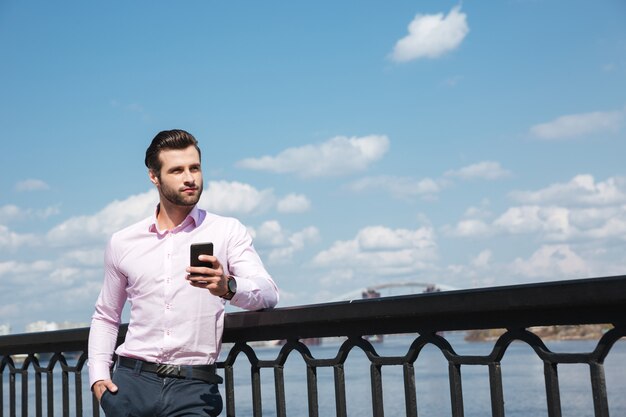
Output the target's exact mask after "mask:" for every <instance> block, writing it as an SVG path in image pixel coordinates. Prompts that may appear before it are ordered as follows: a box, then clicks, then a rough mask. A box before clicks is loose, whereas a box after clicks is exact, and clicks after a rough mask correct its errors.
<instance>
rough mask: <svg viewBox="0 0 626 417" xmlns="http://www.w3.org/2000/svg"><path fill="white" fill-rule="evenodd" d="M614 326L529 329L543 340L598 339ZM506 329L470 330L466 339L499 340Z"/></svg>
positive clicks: (594, 325)
mask: <svg viewBox="0 0 626 417" xmlns="http://www.w3.org/2000/svg"><path fill="white" fill-rule="evenodd" d="M612 327H613V326H611V325H610V324H581V325H575V326H538V327H530V328H528V330H529V331H530V332H532V333H534V334H535V335H537V336H539V337H540V338H541V339H542V340H551V341H552V340H597V339H600V338H601V337H602V335H603V334H604V333H606V332H607V331H608V330H610V329H611V328H612ZM504 332H506V329H486V330H468V331H467V332H466V334H465V340H466V341H468V342H484V341H494V340H497V339H498V338H499V337H500V336H502V334H504Z"/></svg>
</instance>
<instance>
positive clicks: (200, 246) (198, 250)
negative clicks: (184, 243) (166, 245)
mask: <svg viewBox="0 0 626 417" xmlns="http://www.w3.org/2000/svg"><path fill="white" fill-rule="evenodd" d="M190 254H191V255H190V259H189V264H190V265H191V266H205V267H207V268H213V264H212V263H211V262H207V261H201V260H199V259H198V256H200V255H213V243H212V242H205V243H192V244H191V250H190Z"/></svg>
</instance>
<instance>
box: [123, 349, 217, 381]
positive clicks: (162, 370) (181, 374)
mask: <svg viewBox="0 0 626 417" xmlns="http://www.w3.org/2000/svg"><path fill="white" fill-rule="evenodd" d="M117 363H118V365H119V366H123V367H124V368H131V369H135V367H136V366H137V364H138V363H139V364H140V365H139V370H141V371H144V372H151V373H154V374H157V375H158V376H160V377H163V378H191V379H198V380H200V381H205V382H209V383H211V384H221V383H222V382H223V380H222V377H221V376H219V375H218V374H216V373H215V365H167V364H163V363H152V362H146V361H142V360H139V359H133V358H127V357H125V356H120V357H118V358H117Z"/></svg>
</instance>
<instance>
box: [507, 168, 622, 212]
mask: <svg viewBox="0 0 626 417" xmlns="http://www.w3.org/2000/svg"><path fill="white" fill-rule="evenodd" d="M510 195H511V197H512V198H513V199H515V200H517V201H520V202H523V203H531V204H532V203H536V204H546V203H557V204H585V205H605V204H619V203H624V202H626V177H609V178H608V179H607V180H606V181H600V182H596V181H595V179H594V177H593V176H592V175H577V176H575V177H574V178H572V179H571V180H570V181H569V182H567V183H556V184H552V185H550V186H548V187H546V188H543V189H540V190H538V191H514V192H512V193H511V194H510Z"/></svg>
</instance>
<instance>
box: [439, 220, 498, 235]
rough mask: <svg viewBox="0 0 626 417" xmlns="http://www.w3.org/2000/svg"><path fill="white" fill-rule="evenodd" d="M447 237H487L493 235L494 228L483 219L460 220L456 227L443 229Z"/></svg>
mask: <svg viewBox="0 0 626 417" xmlns="http://www.w3.org/2000/svg"><path fill="white" fill-rule="evenodd" d="M442 230H443V233H444V234H445V235H446V236H453V237H485V236H490V235H492V234H493V230H492V227H491V226H490V225H489V224H487V223H486V222H484V221H483V220H481V219H464V220H460V221H459V222H458V223H457V224H456V226H444V227H442Z"/></svg>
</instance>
